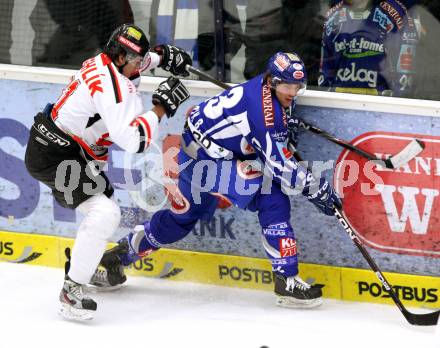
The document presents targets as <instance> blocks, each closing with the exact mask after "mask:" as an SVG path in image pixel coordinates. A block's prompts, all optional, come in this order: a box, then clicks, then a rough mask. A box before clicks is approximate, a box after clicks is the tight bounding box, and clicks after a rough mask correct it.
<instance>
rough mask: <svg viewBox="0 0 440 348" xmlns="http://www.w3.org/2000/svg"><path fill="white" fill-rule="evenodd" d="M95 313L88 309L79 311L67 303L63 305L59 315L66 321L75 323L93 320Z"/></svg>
mask: <svg viewBox="0 0 440 348" xmlns="http://www.w3.org/2000/svg"><path fill="white" fill-rule="evenodd" d="M93 312H94V311H91V310H88V309H79V308H74V307H72V306H69V305H68V304H67V303H62V304H61V307H60V309H59V310H58V314H59V315H61V316H62V317H63V318H64V319H67V320H74V321H85V320H92V319H93Z"/></svg>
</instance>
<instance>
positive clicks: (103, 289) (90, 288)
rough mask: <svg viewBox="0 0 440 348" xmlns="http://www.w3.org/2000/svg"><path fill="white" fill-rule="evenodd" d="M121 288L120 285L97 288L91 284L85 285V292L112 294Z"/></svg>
mask: <svg viewBox="0 0 440 348" xmlns="http://www.w3.org/2000/svg"><path fill="white" fill-rule="evenodd" d="M121 287H122V284H118V285H113V286H98V285H93V284H87V285H86V288H87V291H90V292H93V293H97V292H112V291H117V290H119V289H120V288H121Z"/></svg>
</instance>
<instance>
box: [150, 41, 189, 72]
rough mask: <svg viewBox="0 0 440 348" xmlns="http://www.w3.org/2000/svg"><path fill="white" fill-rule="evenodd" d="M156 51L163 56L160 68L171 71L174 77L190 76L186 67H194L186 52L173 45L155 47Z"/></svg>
mask: <svg viewBox="0 0 440 348" xmlns="http://www.w3.org/2000/svg"><path fill="white" fill-rule="evenodd" d="M154 51H156V52H157V53H158V54H159V55H160V56H162V61H161V63H160V64H159V68H162V69H164V70H166V71H169V72H170V73H171V74H173V75H179V76H183V77H185V76H189V72H188V71H186V65H192V60H191V57H190V56H189V54H188V53H186V52H185V51H184V50H182V49H181V48H179V47H176V46H172V45H159V46H156V47H154Z"/></svg>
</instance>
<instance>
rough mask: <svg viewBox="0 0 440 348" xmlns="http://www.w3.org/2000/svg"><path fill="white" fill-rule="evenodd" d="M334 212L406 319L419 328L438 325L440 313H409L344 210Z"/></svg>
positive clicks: (334, 209) (336, 209) (335, 209)
mask: <svg viewBox="0 0 440 348" xmlns="http://www.w3.org/2000/svg"><path fill="white" fill-rule="evenodd" d="M333 212H334V214H335V217H336V218H337V219H338V220H339V222H340V224H341V225H342V227H343V228H344V230H345V232H347V234H348V235H349V237H350V239H351V240H352V241H353V243H354V244H355V245H356V247H357V248H358V249H359V251H360V252H361V254H362V256H363V257H364V258H365V260H366V261H367V262H368V264H369V265H370V267H371V269H372V270H373V272H374V273H375V274H376V276H377V278H378V279H379V280H380V282H381V283H382V285H383V287H384V288H385V289H387V291H388V293H389V295H390V297H391V299H392V300H393V301H394V303H395V304H396V306H397V307H398V308H399V310H400V311H401V312H402V314H403V316H404V317H405V319H406V320H407V321H408V323H410V324H411V325H419V326H434V325H437V322H438V319H439V315H440V311H436V312H431V313H425V314H415V313H411V312H409V311H408V310H407V309H406V308H405V306H404V305H403V304H402V301H400V299H399V297H398V296H397V294H396V292H395V291H394V290H393V288H392V286H391V285H390V284H389V283H388V281H387V279H386V278H385V276H384V275H383V273H382V272H381V270H380V269H379V266H378V265H377V264H376V262H375V261H374V260H373V258H372V257H371V255H370V253H369V252H368V251H367V249H365V247H364V246H363V245H362V242H361V241H360V239H359V237H358V236H357V235H356V233H355V232H354V229H353V228H352V227H351V225H350V223H349V222H348V220H347V219H346V217H345V216H344V214H343V212H342V209H340V208H338V207H336V206H335V207H333Z"/></svg>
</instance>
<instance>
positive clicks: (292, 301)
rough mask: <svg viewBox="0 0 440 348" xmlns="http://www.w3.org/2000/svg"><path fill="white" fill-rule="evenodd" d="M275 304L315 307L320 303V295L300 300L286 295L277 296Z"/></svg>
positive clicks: (291, 306)
mask: <svg viewBox="0 0 440 348" xmlns="http://www.w3.org/2000/svg"><path fill="white" fill-rule="evenodd" d="M276 304H277V305H278V306H281V307H286V308H304V309H308V308H315V307H318V306H320V305H322V297H318V298H313V299H310V300H300V299H296V298H292V297H287V296H277V298H276Z"/></svg>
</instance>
